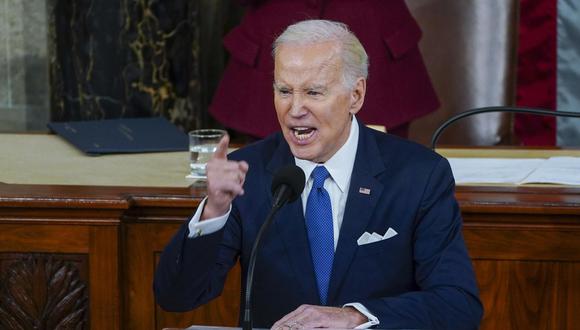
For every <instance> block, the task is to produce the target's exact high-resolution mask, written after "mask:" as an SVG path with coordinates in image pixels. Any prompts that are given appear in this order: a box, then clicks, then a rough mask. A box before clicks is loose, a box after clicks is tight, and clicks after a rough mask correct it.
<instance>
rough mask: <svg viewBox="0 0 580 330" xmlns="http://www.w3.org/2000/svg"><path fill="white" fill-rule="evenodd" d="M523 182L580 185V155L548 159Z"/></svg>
mask: <svg viewBox="0 0 580 330" xmlns="http://www.w3.org/2000/svg"><path fill="white" fill-rule="evenodd" d="M521 183H522V184H524V183H552V184H564V185H580V157H551V158H549V159H546V160H545V161H544V162H542V163H541V164H540V165H539V167H538V168H537V169H536V170H535V171H533V172H532V173H531V174H530V175H529V176H528V177H527V178H525V179H524V180H522V182H521Z"/></svg>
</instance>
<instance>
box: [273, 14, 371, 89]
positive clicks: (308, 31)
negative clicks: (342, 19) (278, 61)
mask: <svg viewBox="0 0 580 330" xmlns="http://www.w3.org/2000/svg"><path fill="white" fill-rule="evenodd" d="M328 41H337V42H338V44H339V47H340V57H341V59H342V62H343V64H344V65H343V72H342V78H343V83H344V85H345V86H346V87H347V88H349V89H353V88H354V86H355V84H356V81H357V80H358V79H359V78H364V79H367V78H368V75H369V57H368V55H367V52H366V51H365V49H364V48H363V46H362V44H361V43H360V41H359V40H358V39H357V37H356V36H355V35H354V34H353V33H352V32H351V31H350V30H349V29H348V26H346V24H343V23H339V22H334V21H328V20H306V21H301V22H298V23H295V24H292V25H290V26H289V27H287V28H286V30H284V32H282V34H281V35H280V36H278V38H276V40H275V41H274V44H273V50H272V55H273V56H274V57H276V54H277V52H278V47H280V45H284V44H299V45H308V44H314V43H322V42H328Z"/></svg>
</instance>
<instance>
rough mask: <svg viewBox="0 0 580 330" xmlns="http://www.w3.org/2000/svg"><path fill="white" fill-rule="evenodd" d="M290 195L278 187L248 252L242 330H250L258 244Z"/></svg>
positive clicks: (287, 189)
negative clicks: (264, 219)
mask: <svg viewBox="0 0 580 330" xmlns="http://www.w3.org/2000/svg"><path fill="white" fill-rule="evenodd" d="M290 194H291V191H290V188H289V187H288V186H287V185H282V186H281V187H280V191H278V193H277V194H276V195H275V196H274V202H273V203H272V209H271V210H270V213H268V216H267V217H266V221H264V223H263V224H262V227H260V230H259V231H258V235H257V236H256V240H255V241H254V246H253V247H252V251H251V252H250V260H249V262H248V275H247V277H246V294H245V298H246V299H245V305H244V323H243V327H242V329H243V330H252V329H253V324H252V307H251V303H252V302H251V298H252V284H253V282H254V281H253V279H254V268H255V266H256V255H257V254H258V245H259V244H260V240H261V239H262V236H263V234H264V232H265V231H266V229H268V227H269V226H270V224H271V223H272V220H273V219H274V215H275V214H276V212H278V210H279V209H280V208H281V207H282V206H283V205H284V204H285V203H286V202H287V201H288V197H289V195H290Z"/></svg>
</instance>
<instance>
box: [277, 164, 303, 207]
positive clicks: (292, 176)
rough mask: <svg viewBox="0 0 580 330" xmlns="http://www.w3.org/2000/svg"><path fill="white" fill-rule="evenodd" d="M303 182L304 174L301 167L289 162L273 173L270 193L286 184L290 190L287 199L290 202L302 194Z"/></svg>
mask: <svg viewBox="0 0 580 330" xmlns="http://www.w3.org/2000/svg"><path fill="white" fill-rule="evenodd" d="M305 183H306V177H305V176H304V172H303V171H302V169H301V168H300V167H298V166H296V165H294V164H291V165H288V166H285V167H282V168H281V169H279V170H278V171H277V172H276V174H274V179H273V180H272V193H273V194H275V192H276V191H277V190H278V189H279V188H280V187H281V186H282V185H287V186H288V187H289V188H290V191H291V194H290V198H289V199H288V201H289V202H292V201H294V200H296V198H298V196H300V194H302V190H304V184H305Z"/></svg>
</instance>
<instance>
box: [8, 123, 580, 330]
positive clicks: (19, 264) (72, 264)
mask: <svg viewBox="0 0 580 330" xmlns="http://www.w3.org/2000/svg"><path fill="white" fill-rule="evenodd" d="M440 152H441V153H443V154H447V155H452V156H457V153H458V152H463V153H467V154H470V155H478V156H480V155H482V154H485V153H486V152H489V151H485V150H442V151H440ZM522 152H529V151H518V150H507V151H498V150H494V151H493V152H492V153H493V155H494V156H501V155H498V153H499V154H501V153H505V155H514V154H518V153H522ZM532 152H541V153H545V152H547V153H553V152H566V153H569V152H568V151H549V152H548V151H538V150H536V151H532ZM0 155H2V160H1V161H0V182H2V183H0V328H3V326H4V327H8V326H6V325H5V323H2V322H7V320H9V319H10V318H14V315H13V314H12V315H11V314H10V313H11V312H10V311H14V310H15V308H20V309H21V310H24V311H25V312H26V313H27V320H29V321H30V320H34V319H41V318H42V317H43V315H48V318H49V320H48V321H50V322H56V321H55V320H56V319H57V318H62V317H69V318H70V319H71V324H81V325H83V324H84V327H85V328H92V329H119V328H122V329H161V328H166V327H181V328H186V327H188V326H190V325H192V324H199V325H219V326H236V325H237V320H238V306H239V299H240V292H239V288H240V278H239V268H235V269H234V270H233V271H232V272H231V274H230V276H229V278H228V282H227V283H226V285H225V288H224V293H223V295H222V296H221V297H220V298H219V299H216V300H215V301H213V302H211V303H209V304H208V305H206V306H204V307H201V308H199V309H197V310H195V311H192V312H189V313H167V312H164V311H162V310H161V309H160V308H159V307H158V306H157V305H156V304H155V302H154V300H153V292H152V281H153V272H154V269H155V265H156V262H157V260H158V258H159V255H160V252H161V251H162V249H163V247H164V246H165V244H166V243H167V242H168V240H169V239H170V238H171V237H172V235H173V234H174V233H175V231H176V230H177V229H178V227H179V226H180V225H181V224H182V223H183V222H184V221H186V220H187V219H188V218H189V216H190V215H191V214H192V213H193V211H194V210H195V208H196V207H197V205H198V203H199V202H200V200H201V198H202V197H203V196H204V188H203V187H202V186H200V187H189V184H190V182H188V181H187V180H185V178H184V177H185V174H186V173H187V169H188V165H187V153H185V152H183V153H166V154H141V155H119V156H102V157H87V156H84V155H82V154H80V152H78V151H76V150H75V149H73V148H72V147H70V146H69V145H67V144H66V142H64V141H62V140H60V139H59V138H58V137H56V136H47V135H16V134H8V135H1V134H0ZM463 155H465V154H463ZM532 156H535V155H533V154H532ZM456 195H457V199H458V201H459V204H460V207H461V211H462V214H463V217H464V236H465V239H466V242H467V246H468V249H469V252H470V255H471V257H472V259H473V264H474V267H475V270H476V274H477V279H478V282H479V286H480V290H481V298H482V301H483V303H484V308H485V315H484V320H483V323H482V326H481V328H482V329H538V328H540V329H573V328H574V327H575V326H577V325H578V324H580V313H578V312H577V308H578V306H580V281H579V279H580V188H578V187H561V186H560V187H557V186H458V187H457V193H456ZM47 298H49V299H47ZM58 302H61V304H58ZM34 304H36V305H34ZM31 306H42V308H40V309H39V308H33V307H31ZM43 308H44V309H43ZM5 311H8V312H5ZM43 311H45V312H47V313H46V314H43ZM2 313H5V314H2ZM51 317H52V319H51ZM15 322H25V321H22V320H20V321H18V320H17V321H15ZM74 322H77V323H74ZM25 328H26V326H25Z"/></svg>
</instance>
